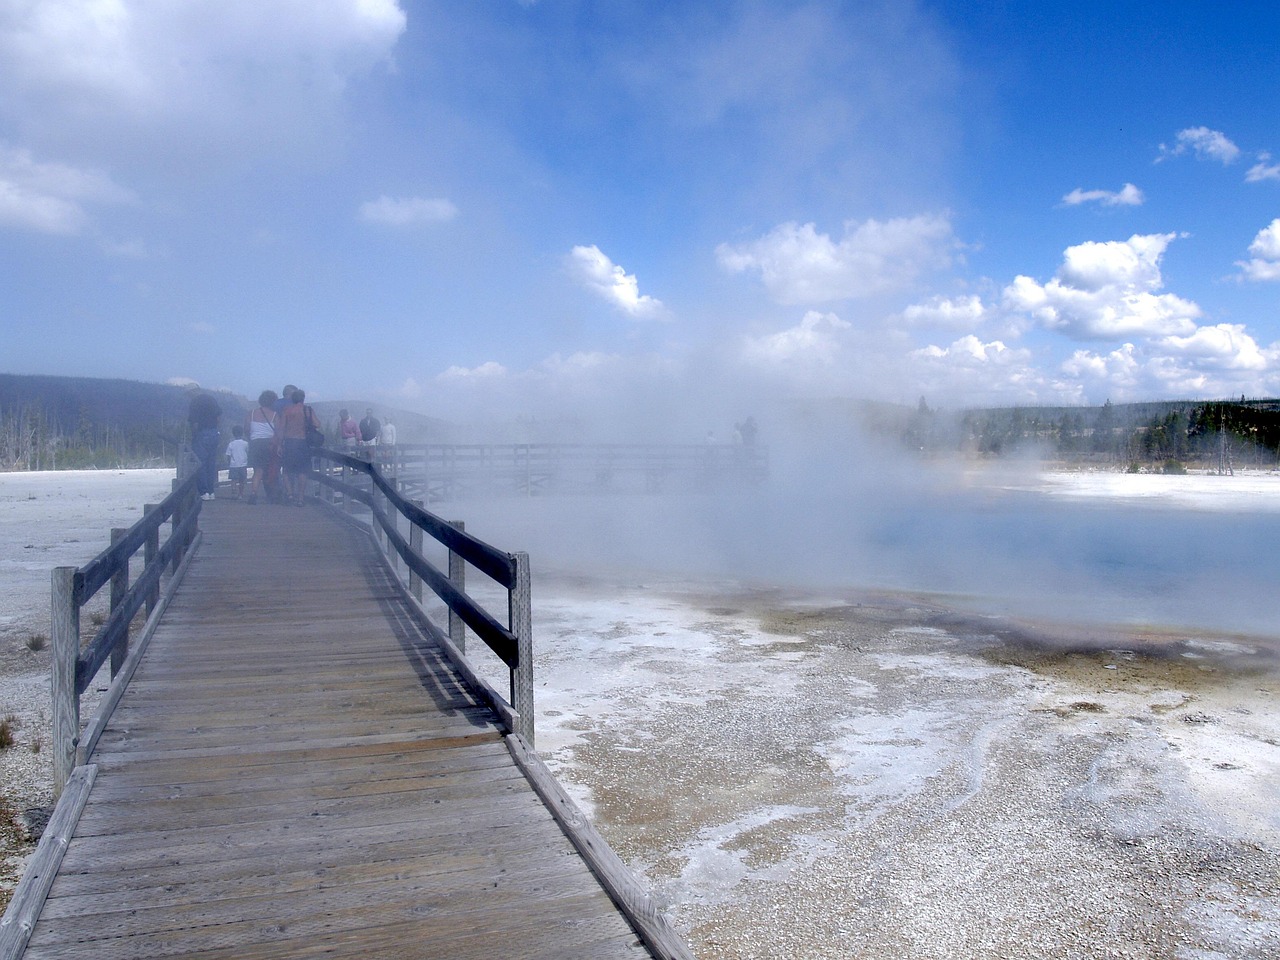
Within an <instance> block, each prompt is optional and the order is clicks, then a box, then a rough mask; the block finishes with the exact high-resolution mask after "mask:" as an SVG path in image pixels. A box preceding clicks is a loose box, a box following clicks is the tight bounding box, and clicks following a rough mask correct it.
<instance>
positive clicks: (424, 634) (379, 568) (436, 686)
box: [360, 541, 485, 726]
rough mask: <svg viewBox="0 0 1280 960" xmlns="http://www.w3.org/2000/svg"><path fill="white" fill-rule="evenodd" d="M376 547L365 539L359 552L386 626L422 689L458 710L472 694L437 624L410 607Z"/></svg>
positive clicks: (445, 709) (439, 704) (442, 706)
mask: <svg viewBox="0 0 1280 960" xmlns="http://www.w3.org/2000/svg"><path fill="white" fill-rule="evenodd" d="M373 550H374V548H373V547H372V546H369V545H368V542H367V541H366V551H367V552H363V553H361V555H360V575H361V577H363V579H364V582H365V584H366V585H367V586H368V587H369V590H370V593H371V594H372V596H373V598H374V599H375V600H376V601H377V603H378V608H379V610H381V611H382V614H383V616H384V617H385V618H386V621H387V626H388V627H389V628H390V629H391V633H392V635H393V636H394V637H395V639H396V642H397V643H399V644H400V649H401V650H402V651H404V655H405V659H406V660H407V661H408V663H409V665H410V666H411V667H412V668H413V671H414V673H415V674H416V675H417V677H418V680H419V681H420V682H421V684H422V689H423V690H425V691H426V692H427V694H428V695H429V696H430V697H431V698H432V700H433V701H435V704H436V709H438V710H440V711H441V712H442V713H451V714H452V713H455V712H456V709H455V708H454V707H453V706H452V705H453V704H455V703H457V701H458V698H459V697H460V696H464V695H469V692H468V691H467V690H466V688H465V686H464V685H463V684H462V681H461V679H460V678H459V677H458V676H457V675H456V674H455V673H454V672H453V669H452V665H451V664H450V662H449V660H448V658H447V657H446V656H445V654H444V653H443V651H442V650H441V649H440V644H439V642H438V640H437V638H436V636H435V635H434V634H433V633H432V632H431V631H432V630H433V629H434V625H432V626H431V627H427V626H425V625H424V624H423V622H422V620H423V619H425V617H424V615H422V614H420V613H418V612H416V611H414V610H413V609H412V608H411V607H410V606H409V603H410V601H409V600H407V599H406V598H405V595H404V592H403V590H402V588H401V587H400V585H399V584H398V583H397V582H396V580H395V579H394V574H392V573H391V571H390V570H388V569H387V566H386V564H384V563H383V562H382V561H381V560H380V559H379V558H378V556H377V554H376V553H374V552H373ZM473 722H475V723H476V725H477V726H485V724H482V723H479V722H478V721H473Z"/></svg>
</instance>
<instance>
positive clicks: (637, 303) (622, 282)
mask: <svg viewBox="0 0 1280 960" xmlns="http://www.w3.org/2000/svg"><path fill="white" fill-rule="evenodd" d="M567 265H568V269H569V273H570V275H571V276H573V278H574V279H575V280H577V281H578V282H579V283H581V284H582V285H583V286H584V287H586V288H587V289H588V290H591V291H592V292H593V293H595V294H597V295H598V296H600V297H602V298H603V299H604V300H606V301H608V302H609V303H611V304H613V306H615V307H617V308H618V309H619V310H621V311H622V312H623V313H625V314H627V315H628V316H631V317H634V318H636V319H642V318H649V317H656V316H658V315H660V313H661V311H662V301H661V300H656V299H654V298H653V297H651V296H648V295H647V294H641V293H640V283H639V281H638V280H637V279H636V277H635V274H629V273H627V272H626V271H625V270H623V269H622V267H620V266H619V265H618V264H616V263H614V262H613V261H612V260H610V259H609V258H608V257H607V256H605V254H604V253H603V252H602V251H601V249H600V248H599V247H597V246H596V245H595V244H592V245H591V246H589V247H582V246H579V247H574V248H573V250H572V251H571V252H570V253H569V256H568V258H567Z"/></svg>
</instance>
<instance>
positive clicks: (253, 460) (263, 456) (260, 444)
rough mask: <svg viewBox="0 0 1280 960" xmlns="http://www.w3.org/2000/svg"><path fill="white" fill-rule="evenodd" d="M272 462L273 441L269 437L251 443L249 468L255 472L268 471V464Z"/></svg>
mask: <svg viewBox="0 0 1280 960" xmlns="http://www.w3.org/2000/svg"><path fill="white" fill-rule="evenodd" d="M270 462H271V439H270V438H269V437H261V438H260V439H258V440H250V441H249V466H251V467H253V468H254V469H255V470H265V469H267V464H269V463H270Z"/></svg>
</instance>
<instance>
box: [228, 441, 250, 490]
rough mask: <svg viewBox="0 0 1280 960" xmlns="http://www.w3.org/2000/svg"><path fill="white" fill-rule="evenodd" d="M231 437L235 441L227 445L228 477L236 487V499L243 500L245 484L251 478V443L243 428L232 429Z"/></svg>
mask: <svg viewBox="0 0 1280 960" xmlns="http://www.w3.org/2000/svg"><path fill="white" fill-rule="evenodd" d="M231 435H232V436H233V437H234V438H235V439H233V440H232V441H231V442H230V443H228V444H227V463H228V465H229V469H228V470H227V475H228V476H229V477H230V479H231V485H232V486H233V487H235V490H236V499H237V500H243V499H244V483H245V481H246V480H247V479H248V478H249V441H248V440H246V439H245V438H244V428H243V427H232V428H231Z"/></svg>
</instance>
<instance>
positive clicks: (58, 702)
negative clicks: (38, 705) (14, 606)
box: [49, 567, 80, 796]
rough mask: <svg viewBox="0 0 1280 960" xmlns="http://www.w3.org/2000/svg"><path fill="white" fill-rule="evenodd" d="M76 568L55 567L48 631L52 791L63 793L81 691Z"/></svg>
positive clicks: (72, 766)
mask: <svg viewBox="0 0 1280 960" xmlns="http://www.w3.org/2000/svg"><path fill="white" fill-rule="evenodd" d="M77 569H78V568H77V567H54V569H53V593H52V606H51V608H50V611H49V612H50V618H49V628H50V629H49V632H50V634H51V637H50V642H51V645H52V650H51V653H52V655H53V665H52V670H51V671H50V696H51V698H52V707H53V792H54V795H55V796H60V795H61V794H62V788H63V787H65V786H66V785H67V780H68V778H69V777H70V776H71V771H72V770H74V769H75V766H76V747H77V746H78V745H79V741H80V694H79V692H78V691H77V690H76V663H77V661H78V660H79V659H80V598H79V597H77V596H76V571H77Z"/></svg>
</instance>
